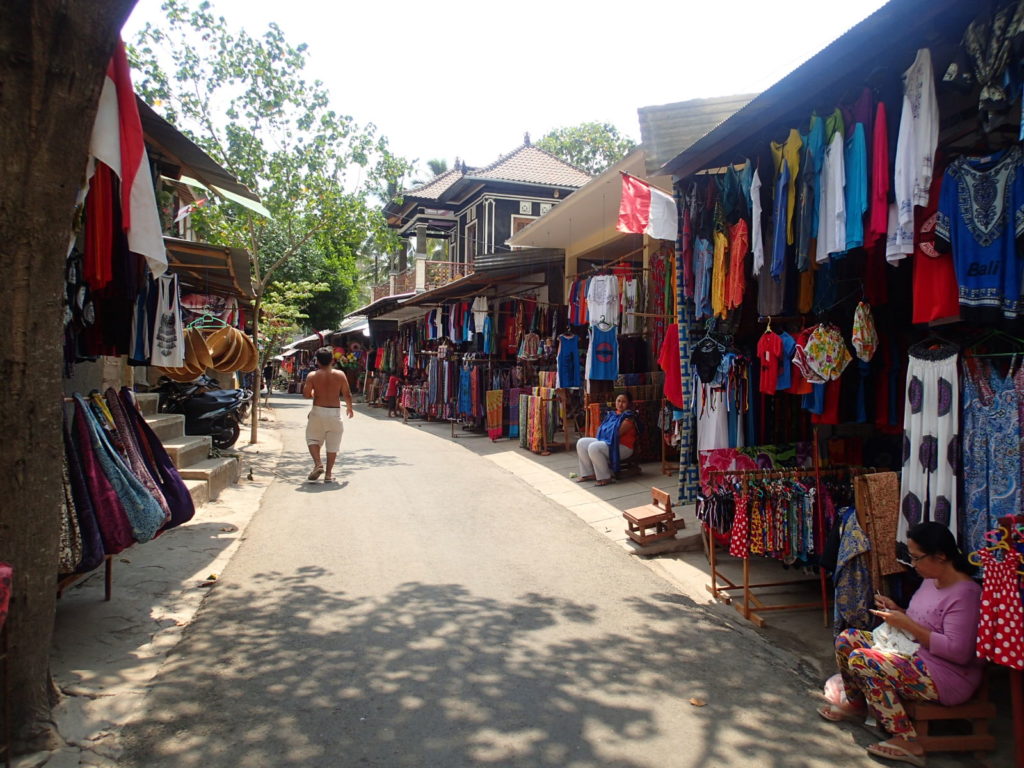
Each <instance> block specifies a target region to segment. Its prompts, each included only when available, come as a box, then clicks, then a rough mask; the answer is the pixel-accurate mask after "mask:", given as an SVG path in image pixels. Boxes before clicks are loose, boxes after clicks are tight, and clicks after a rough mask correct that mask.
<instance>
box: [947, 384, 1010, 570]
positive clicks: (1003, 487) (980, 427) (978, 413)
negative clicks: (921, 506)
mask: <svg viewBox="0 0 1024 768" xmlns="http://www.w3.org/2000/svg"><path fill="white" fill-rule="evenodd" d="M979 378H980V380H976V379H975V376H973V375H972V374H971V372H970V371H969V372H968V374H967V375H966V376H965V377H964V424H963V430H962V432H961V434H962V435H963V441H964V443H963V472H962V477H963V483H964V537H963V538H964V546H963V550H964V551H965V552H973V551H975V550H978V549H982V548H984V547H985V546H986V542H985V534H986V533H987V532H988V531H990V530H992V529H993V528H995V527H996V525H997V523H998V521H999V518H1000V517H1003V516H1004V515H1013V514H1016V513H1017V512H1019V511H1020V501H1021V488H1020V476H1021V456H1020V448H1021V429H1020V410H1019V406H1018V397H1017V389H1016V386H1015V384H1014V381H1013V379H1012V377H1010V376H1006V377H1003V376H1000V375H999V374H998V373H997V372H996V371H994V370H991V369H989V370H987V371H984V372H982V373H980V374H979Z"/></svg>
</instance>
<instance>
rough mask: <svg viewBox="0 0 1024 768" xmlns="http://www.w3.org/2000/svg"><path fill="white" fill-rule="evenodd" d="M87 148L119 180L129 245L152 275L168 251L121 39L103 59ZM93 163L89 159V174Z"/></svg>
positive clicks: (164, 263) (162, 265)
mask: <svg viewBox="0 0 1024 768" xmlns="http://www.w3.org/2000/svg"><path fill="white" fill-rule="evenodd" d="M89 154H90V156H91V158H92V159H93V160H99V161H100V162H101V163H103V164H104V165H107V166H108V167H109V168H110V169H111V170H112V171H113V172H114V173H115V174H116V175H117V177H118V178H119V179H120V180H121V223H122V226H123V227H124V231H125V233H126V234H127V235H128V248H129V250H131V251H132V252H133V253H138V254H141V255H142V256H144V257H145V258H146V261H147V262H148V264H149V268H150V270H151V271H152V272H153V274H154V275H162V274H163V273H164V272H166V271H167V253H166V251H165V249H164V238H163V233H162V232H161V227H160V214H159V211H158V210H157V207H156V194H155V193H154V191H153V176H152V174H151V173H150V169H149V156H148V155H147V154H146V144H145V141H144V140H143V137H142V121H141V120H139V107H138V105H137V104H136V103H135V91H134V90H133V89H132V80H131V74H130V71H129V68H128V56H127V55H126V54H125V50H124V43H123V42H121V41H120V40H119V41H118V43H117V47H116V48H115V49H114V55H113V56H112V57H111V59H110V63H109V64H108V65H107V76H106V78H104V80H103V90H102V91H101V92H100V103H99V109H98V110H97V112H96V121H95V122H94V123H93V126H92V138H91V140H90V142H89ZM94 167H95V166H94V163H93V162H90V167H89V172H88V176H89V177H90V178H91V177H92V172H93V169H94Z"/></svg>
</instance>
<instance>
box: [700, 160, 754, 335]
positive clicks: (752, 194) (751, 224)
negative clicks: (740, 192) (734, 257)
mask: <svg viewBox="0 0 1024 768" xmlns="http://www.w3.org/2000/svg"><path fill="white" fill-rule="evenodd" d="M750 240H751V245H752V246H753V251H754V274H755V275H759V274H761V267H762V266H763V265H764V235H763V234H762V232H761V175H760V171H759V170H758V169H755V170H754V177H753V179H752V180H751V182H750ZM697 317H700V315H697Z"/></svg>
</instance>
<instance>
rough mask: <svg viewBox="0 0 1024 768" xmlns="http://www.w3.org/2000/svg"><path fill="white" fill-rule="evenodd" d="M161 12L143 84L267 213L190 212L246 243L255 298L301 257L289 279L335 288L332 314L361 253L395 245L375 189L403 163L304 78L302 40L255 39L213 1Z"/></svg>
mask: <svg viewBox="0 0 1024 768" xmlns="http://www.w3.org/2000/svg"><path fill="white" fill-rule="evenodd" d="M162 8H163V11H164V13H165V14H166V17H167V21H166V24H162V25H160V27H156V26H154V25H151V24H150V25H147V26H146V27H145V28H144V29H143V30H142V32H141V33H140V34H139V38H138V40H136V41H135V45H134V46H132V47H131V48H130V50H129V56H130V58H131V61H132V65H133V67H134V68H135V69H136V71H137V74H136V78H135V79H136V90H137V91H138V92H139V93H140V94H141V95H142V96H143V98H145V99H146V100H147V101H148V102H149V103H151V104H152V105H153V106H154V108H155V109H157V110H158V111H160V112H162V113H163V114H164V116H165V117H166V118H167V119H168V120H170V121H171V122H173V123H174V124H175V125H176V126H177V127H178V128H179V129H180V130H182V131H183V132H184V133H186V134H187V135H188V136H189V137H190V138H192V139H193V140H194V141H195V142H196V143H197V144H198V145H199V146H201V147H202V148H203V149H204V150H206V151H207V152H208V153H209V154H210V155H211V156H212V157H213V158H214V159H215V160H217V162H219V163H220V164H222V165H223V166H224V167H225V168H227V169H228V170H229V171H231V172H232V173H233V174H234V175H235V176H236V177H237V178H238V179H239V180H240V181H242V182H243V183H244V184H246V185H248V186H249V187H250V188H251V189H253V190H255V191H257V192H258V193H259V195H260V197H261V200H262V202H263V204H264V206H266V208H267V209H268V210H269V211H270V212H271V215H272V218H270V219H267V218H264V217H261V216H259V215H256V214H254V213H253V212H251V211H249V210H247V209H245V208H242V207H241V206H238V205H236V204H234V203H231V202H228V201H226V200H221V201H219V203H218V204H217V205H213V206H209V207H207V208H204V209H201V210H199V211H197V212H196V213H195V214H193V224H194V226H195V229H196V232H197V234H199V236H200V237H202V238H203V239H206V240H208V241H210V242H214V243H218V244H224V245H232V246H235V247H241V248H246V249H247V250H248V251H249V253H250V254H251V255H252V258H253V277H254V282H255V283H256V285H257V293H258V296H260V297H262V296H263V294H264V293H265V291H266V290H267V289H268V288H269V287H270V285H272V284H273V282H274V281H275V280H277V279H278V276H279V275H281V276H284V273H281V270H282V268H283V267H284V266H285V265H286V264H289V262H291V261H292V260H295V261H296V264H297V265H301V269H299V268H291V269H289V270H288V274H287V278H288V279H291V280H299V279H310V280H314V281H317V282H321V281H322V282H325V283H327V284H329V286H330V289H331V293H332V295H333V297H334V299H335V300H337V302H338V304H337V306H336V307H335V308H334V310H333V311H327V312H326V313H325V312H323V311H321V312H320V313H319V314H320V315H321V316H322V318H323V319H328V318H330V319H331V320H332V323H328V325H329V324H333V322H337V321H338V320H340V319H341V317H342V316H343V315H344V313H345V311H346V310H347V309H348V308H349V307H348V306H347V305H348V303H349V302H350V300H352V299H354V298H355V291H354V290H353V287H354V284H355V280H356V270H355V263H356V256H357V255H358V253H359V250H360V249H361V248H363V247H364V244H369V246H370V247H374V248H382V249H386V248H388V247H393V245H394V243H393V238H394V236H393V235H392V234H391V232H390V231H389V230H388V229H387V227H386V226H385V222H384V220H383V217H382V216H381V214H380V211H379V209H380V205H379V203H380V196H381V195H382V193H383V192H385V191H386V190H387V189H388V188H389V186H391V187H393V186H394V184H395V182H396V181H397V179H399V178H400V177H401V176H402V175H403V174H405V173H407V172H408V168H409V165H408V163H407V162H405V161H404V160H403V159H401V158H398V157H396V156H394V155H393V154H392V153H391V152H390V150H389V149H388V142H387V139H386V138H384V137H382V136H378V135H377V133H376V128H375V127H374V126H373V125H366V126H361V125H358V124H356V123H355V121H354V120H353V119H352V118H351V117H350V116H347V115H343V114H340V113H338V112H337V111H335V110H334V109H332V108H331V103H330V96H329V93H328V92H327V89H326V88H325V87H324V85H323V83H321V82H320V81H318V80H312V81H311V80H309V79H307V78H306V76H305V66H306V61H307V56H308V52H307V50H306V46H305V45H292V44H291V43H289V42H288V41H287V40H286V39H285V36H284V34H283V32H282V31H281V29H280V27H278V26H277V25H276V24H271V25H269V27H268V28H267V29H266V30H265V31H264V32H263V33H262V34H261V35H258V36H254V35H250V34H249V33H248V32H246V31H245V30H237V31H236V30H235V29H233V28H232V27H231V26H229V24H228V23H227V21H226V20H225V18H224V17H223V16H219V15H217V14H216V13H215V12H214V11H213V7H212V5H211V4H210V3H209V2H200V3H198V4H192V3H190V2H188V0H166V1H165V2H164V4H163V6H162ZM289 295H291V296H292V297H293V298H296V297H297V296H298V294H289ZM311 297H312V294H311V295H310V296H309V297H306V299H303V300H304V301H305V300H309V299H310V298H311ZM296 300H298V299H296ZM257 303H259V302H257Z"/></svg>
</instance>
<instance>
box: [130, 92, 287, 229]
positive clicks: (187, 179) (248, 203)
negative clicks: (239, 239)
mask: <svg viewBox="0 0 1024 768" xmlns="http://www.w3.org/2000/svg"><path fill="white" fill-rule="evenodd" d="M135 103H136V104H138V106H139V119H140V120H141V121H142V132H143V133H144V134H145V136H146V143H147V144H148V145H149V146H150V148H151V151H154V150H155V152H156V153H157V154H158V155H160V156H161V157H160V158H159V159H161V160H163V161H164V162H166V163H168V164H170V165H174V166H177V167H178V168H179V169H180V170H181V171H182V173H183V174H184V176H183V178H181V179H180V181H182V182H183V183H185V184H194V183H195V182H199V183H200V184H201V185H203V187H205V188H207V189H212V190H213V191H214V192H219V193H220V194H222V195H223V196H224V197H226V198H228V199H229V200H233V201H234V202H236V203H238V204H239V205H244V206H245V207H247V208H251V209H253V210H256V211H257V212H259V213H262V214H263V215H265V216H269V215H270V213H269V212H268V211H267V209H266V208H264V207H263V206H262V205H261V204H260V196H259V195H258V194H256V193H255V192H253V191H252V190H251V189H249V188H248V187H247V186H245V185H244V184H242V183H241V182H240V181H239V180H238V179H236V178H235V177H234V176H233V175H231V174H230V173H228V172H227V171H226V170H225V169H224V168H223V167H221V165H220V164H219V163H217V161H216V160H214V159H213V158H212V157H210V156H209V155H208V154H206V153H205V152H204V151H203V150H202V149H200V148H199V147H198V146H197V145H196V144H194V143H193V142H192V141H191V140H190V139H189V138H188V137H187V136H185V134H183V133H182V132H181V131H179V130H178V129H177V128H175V127H174V126H173V125H171V124H170V123H169V122H167V121H166V120H164V119H163V118H162V117H160V115H158V114H157V113H156V112H155V111H154V110H153V108H152V107H151V106H149V104H147V103H146V102H145V101H143V100H142V99H141V98H139V97H138V96H136V97H135Z"/></svg>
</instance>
